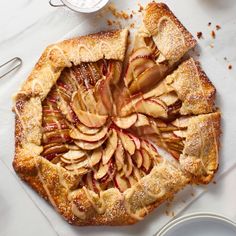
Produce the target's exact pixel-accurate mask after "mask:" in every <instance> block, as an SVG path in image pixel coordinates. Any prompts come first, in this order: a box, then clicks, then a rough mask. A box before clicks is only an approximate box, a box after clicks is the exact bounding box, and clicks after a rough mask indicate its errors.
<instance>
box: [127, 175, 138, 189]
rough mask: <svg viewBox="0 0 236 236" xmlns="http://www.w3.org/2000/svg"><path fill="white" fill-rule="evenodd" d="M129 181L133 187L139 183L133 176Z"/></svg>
mask: <svg viewBox="0 0 236 236" xmlns="http://www.w3.org/2000/svg"><path fill="white" fill-rule="evenodd" d="M128 180H129V184H130V186H133V185H135V184H136V183H137V182H138V181H137V180H136V178H134V177H133V176H132V175H130V176H129V178H128Z"/></svg>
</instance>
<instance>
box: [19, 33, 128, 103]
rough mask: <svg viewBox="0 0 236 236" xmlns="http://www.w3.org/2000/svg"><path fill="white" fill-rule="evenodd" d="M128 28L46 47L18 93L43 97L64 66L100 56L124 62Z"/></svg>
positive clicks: (97, 58)
mask: <svg viewBox="0 0 236 236" xmlns="http://www.w3.org/2000/svg"><path fill="white" fill-rule="evenodd" d="M127 36H128V30H126V29H124V30H117V31H111V32H101V33H97V34H92V35H88V36H82V37H78V38H74V39H69V40H65V41H63V42H60V43H56V44H53V45H50V46H48V47H47V48H46V49H45V51H44V52H43V54H42V56H41V57H40V59H39V61H38V63H37V64H36V65H35V67H34V69H33V71H32V73H31V74H30V76H29V77H28V79H27V80H26V82H25V83H24V84H23V86H22V88H21V90H20V91H19V94H24V95H25V96H28V97H31V96H40V98H41V100H43V99H44V98H45V97H46V95H47V94H48V92H49V91H50V89H51V87H52V86H53V85H54V84H55V82H56V81H57V79H58V78H59V76H60V74H61V72H62V70H63V69H64V68H65V67H71V66H72V65H78V64H80V63H81V62H95V61H98V60H100V59H103V58H105V59H114V60H120V61H123V59H124V56H125V51H126V44H127ZM16 100H17V98H16Z"/></svg>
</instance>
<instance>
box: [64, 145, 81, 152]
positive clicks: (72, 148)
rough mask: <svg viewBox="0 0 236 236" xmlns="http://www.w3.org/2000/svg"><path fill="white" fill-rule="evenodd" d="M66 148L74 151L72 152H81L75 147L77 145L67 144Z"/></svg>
mask: <svg viewBox="0 0 236 236" xmlns="http://www.w3.org/2000/svg"><path fill="white" fill-rule="evenodd" d="M66 147H67V148H68V149H69V150H72V151H79V150H80V148H79V147H78V146H77V145H75V144H66Z"/></svg>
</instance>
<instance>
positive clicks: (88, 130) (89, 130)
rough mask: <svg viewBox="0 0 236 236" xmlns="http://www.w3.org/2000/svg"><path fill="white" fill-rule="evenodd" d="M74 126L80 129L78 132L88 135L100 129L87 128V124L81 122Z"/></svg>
mask: <svg viewBox="0 0 236 236" xmlns="http://www.w3.org/2000/svg"><path fill="white" fill-rule="evenodd" d="M76 127H77V128H78V129H79V130H80V132H82V133H84V134H88V135H93V134H96V133H98V132H99V131H100V130H101V129H100V128H88V127H87V126H85V125H83V124H82V123H77V124H76Z"/></svg>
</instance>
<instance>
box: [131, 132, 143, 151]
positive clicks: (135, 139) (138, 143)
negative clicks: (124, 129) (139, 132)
mask: <svg viewBox="0 0 236 236" xmlns="http://www.w3.org/2000/svg"><path fill="white" fill-rule="evenodd" d="M128 135H129V137H130V138H131V139H132V140H133V141H134V144H135V146H136V149H140V146H141V143H140V140H139V138H137V137H136V136H135V135H133V134H131V133H128Z"/></svg>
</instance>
